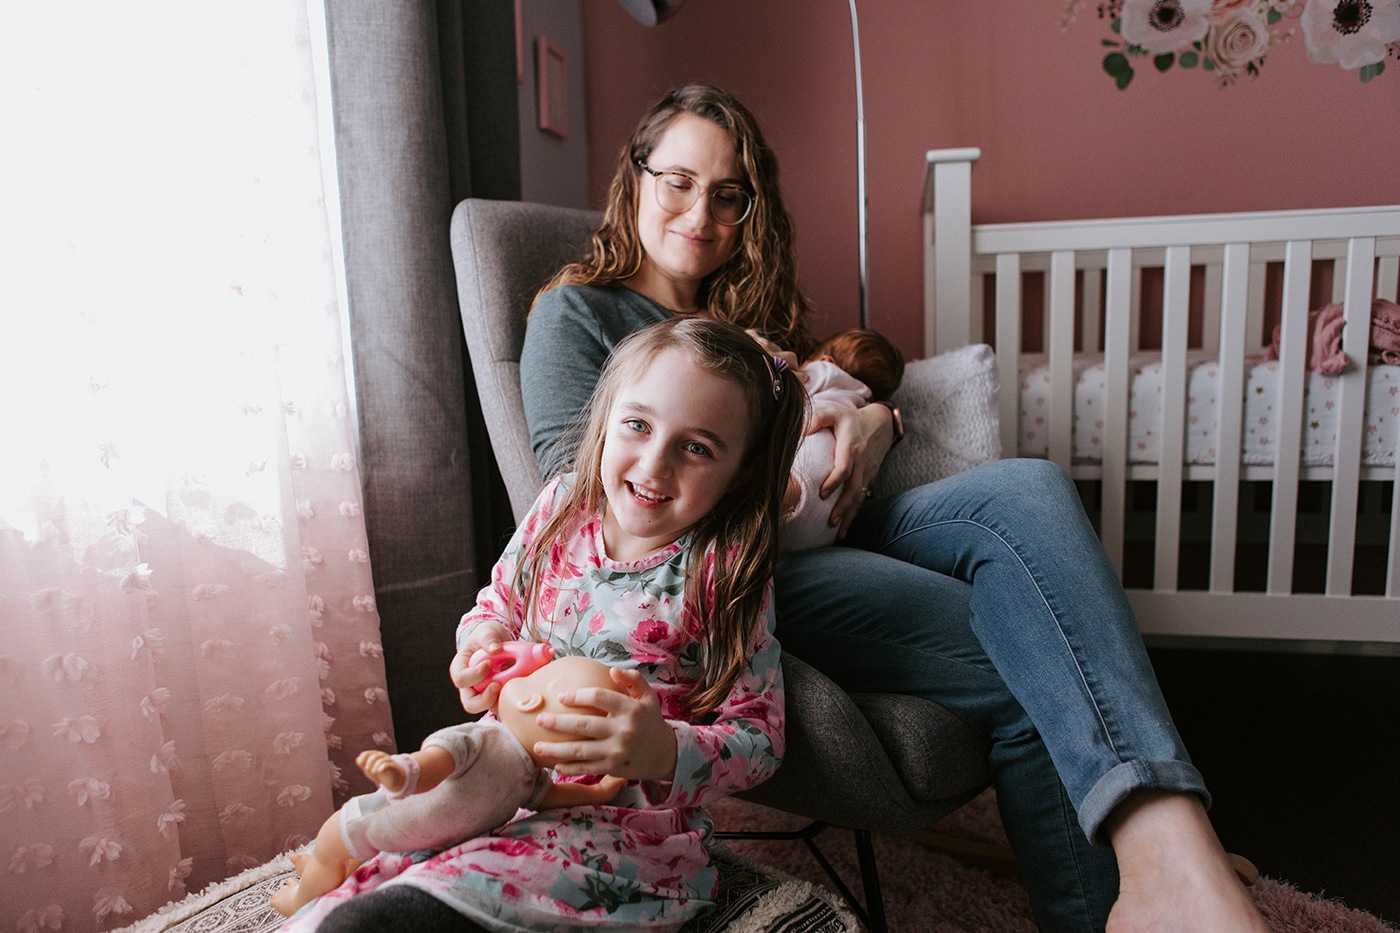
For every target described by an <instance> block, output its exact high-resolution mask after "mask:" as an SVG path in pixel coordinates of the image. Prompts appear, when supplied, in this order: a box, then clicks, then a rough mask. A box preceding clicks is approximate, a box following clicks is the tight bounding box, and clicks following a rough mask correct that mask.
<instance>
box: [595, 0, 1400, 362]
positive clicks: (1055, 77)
mask: <svg viewBox="0 0 1400 933" xmlns="http://www.w3.org/2000/svg"><path fill="white" fill-rule="evenodd" d="M582 6H583V31H584V57H585V82H586V90H587V106H588V128H589V129H588V132H589V140H588V147H589V150H588V151H589V179H590V194H591V198H592V201H593V203H594V205H595V206H597V205H600V204H601V203H602V199H603V196H604V192H605V190H606V187H607V183H608V179H609V178H610V177H611V173H612V168H613V165H614V160H615V159H616V156H617V152H618V149H619V147H620V146H622V145H623V144H624V143H625V141H626V139H627V137H628V136H629V134H630V133H631V131H632V128H633V127H634V126H635V124H636V121H637V119H638V117H639V116H640V115H641V113H642V111H643V110H645V109H646V107H648V106H649V105H650V104H651V103H652V102H653V101H654V100H655V99H656V98H657V97H659V96H660V95H661V94H662V93H663V92H664V91H665V90H666V89H667V88H669V87H671V86H673V85H675V84H680V83H684V82H687V81H706V82H710V83H713V84H718V85H721V86H723V87H726V88H728V89H729V90H731V91H733V92H734V93H735V94H737V95H738V96H739V98H740V99H741V100H743V101H744V102H745V103H746V104H748V106H749V107H750V108H751V109H752V110H753V111H754V112H755V114H756V115H757V116H758V118H759V120H760V122H761V123H762V124H763V126H764V131H765V133H766V134H767V136H768V141H769V143H770V144H771V145H772V146H773V147H774V148H775V149H776V150H777V152H778V154H779V158H780V160H781V163H782V166H783V189H784V193H785V195H786V197H787V199H788V204H789V208H790V209H791V210H792V212H793V214H794V216H795V219H796V222H797V230H798V256H799V261H800V263H801V276H802V281H803V283H804V287H805V288H806V290H807V291H808V293H809V295H810V296H811V297H812V299H813V300H814V301H815V302H816V303H817V305H818V306H819V307H821V308H822V309H824V310H825V311H826V312H827V315H826V318H825V320H824V321H822V322H821V323H820V324H819V326H818V331H819V332H820V333H825V332H826V331H831V330H836V329H838V328H841V327H846V326H851V325H853V324H854V323H855V321H856V319H857V318H856V316H857V308H858V302H859V299H858V287H857V260H856V253H857V250H856V211H855V203H856V145H855V91H854V65H853V62H852V54H851V42H850V18H849V13H848V5H847V4H846V3H843V2H840V0H806V2H801V3H798V2H785V3H778V2H753V0H690V2H689V3H687V4H686V6H685V7H684V8H683V9H681V10H680V12H679V13H678V14H676V16H675V17H674V18H673V19H671V20H670V21H668V22H667V23H665V24H664V25H662V26H660V27H657V28H654V29H647V28H645V27H643V26H641V25H640V24H638V23H637V22H636V21H635V20H633V19H632V18H631V17H629V16H628V15H627V14H626V13H625V12H624V11H623V10H622V8H621V7H620V6H619V5H618V4H616V3H612V2H606V0H587V2H585V3H583V4H582ZM1083 7H1084V8H1083V11H1082V12H1081V13H1080V15H1079V18H1078V19H1077V20H1076V21H1075V22H1074V23H1073V24H1072V25H1071V26H1070V27H1069V29H1068V30H1067V31H1065V32H1061V30H1060V29H1059V13H1060V9H1061V4H1060V3H1057V2H1049V0H1046V2H1040V3H1035V4H1030V3H1025V2H1018V0H978V2H975V3H954V2H947V0H899V2H896V0H881V2H875V0H867V2H864V3H862V4H861V5H860V27H861V45H862V54H863V57H864V62H863V64H864V69H863V70H864V82H865V117H866V138H867V162H868V171H869V175H868V181H867V184H868V192H869V195H868V196H869V205H870V218H869V250H870V270H869V271H870V308H871V323H872V325H873V326H875V327H876V328H878V329H880V330H882V331H884V332H886V333H888V334H889V335H890V336H891V337H893V338H894V339H895V340H896V341H897V342H898V343H899V345H900V346H901V347H902V348H903V349H904V351H905V353H906V354H907V355H910V356H917V355H919V354H920V353H921V352H922V347H923V323H922V314H923V312H922V302H923V267H922V254H921V252H920V237H921V232H922V221H921V218H920V215H919V202H920V194H921V191H922V183H923V163H924V153H925V152H926V151H927V150H929V149H933V148H944V147H954V146H977V147H980V148H981V149H982V159H981V161H980V162H979V163H978V166H977V168H976V170H975V171H974V173H973V186H974V194H973V217H974V220H977V221H984V222H995V221H1010V220H1038V219H1069V218H1080V217H1094V216H1122V215H1151V214H1174V213H1199V212H1211V211H1240V210H1271V209H1281V208H1307V207H1328V206H1341V205H1359V204H1374V203H1392V204H1394V203H1400V171H1398V170H1397V169H1400V62H1397V61H1395V60H1394V59H1392V60H1391V61H1390V63H1389V70H1388V71H1387V72H1386V73H1385V74H1382V75H1381V76H1380V77H1378V78H1376V79H1375V80H1373V81H1372V82H1371V83H1370V84H1366V85H1363V84H1361V83H1360V82H1359V81H1358V80H1357V78H1356V75H1355V73H1354V72H1343V71H1342V70H1341V69H1339V68H1337V67H1335V66H1323V65H1313V64H1311V63H1310V62H1309V61H1308V60H1307V55H1306V51H1305V49H1304V47H1303V42H1302V37H1301V35H1299V36H1296V37H1294V39H1292V40H1290V41H1289V42H1288V43H1286V44H1285V45H1283V46H1281V47H1280V48H1279V49H1277V50H1276V51H1275V52H1273V53H1272V54H1271V56H1270V58H1269V61H1268V62H1267V64H1266V66H1265V68H1264V70H1263V73H1262V75H1261V76H1260V77H1259V78H1258V79H1255V80H1250V79H1248V78H1246V79H1244V80H1242V81H1241V82H1239V83H1238V84H1236V85H1235V86H1233V87H1230V88H1220V87H1219V86H1217V84H1216V82H1215V81H1214V80H1213V79H1212V78H1211V77H1210V76H1208V75H1207V74H1205V73H1203V72H1200V71H1195V72H1182V71H1179V70H1173V71H1171V72H1168V73H1166V74H1158V73H1156V71H1155V70H1153V69H1152V67H1151V65H1150V64H1146V65H1145V68H1144V67H1139V68H1138V75H1137V77H1136V79H1135V80H1134V82H1133V84H1132V86H1131V87H1129V88H1128V89H1127V90H1126V91H1119V90H1117V88H1116V87H1115V86H1114V84H1113V81H1112V79H1110V78H1109V77H1108V76H1107V75H1106V74H1104V72H1103V71H1102V68H1101V65H1100V60H1101V58H1102V49H1101V47H1100V44H1099V40H1100V38H1101V37H1103V36H1106V35H1108V29H1107V26H1106V24H1105V23H1104V22H1103V21H1101V20H1100V19H1099V18H1098V16H1097V14H1096V12H1095V10H1096V5H1095V4H1092V3H1086V4H1083Z"/></svg>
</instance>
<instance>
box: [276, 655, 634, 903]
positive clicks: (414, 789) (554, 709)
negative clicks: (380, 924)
mask: <svg viewBox="0 0 1400 933" xmlns="http://www.w3.org/2000/svg"><path fill="white" fill-rule="evenodd" d="M502 649H503V652H502V656H507V657H510V656H513V657H514V658H515V659H516V663H515V664H514V665H511V664H509V663H504V664H497V665H495V666H494V667H493V671H492V676H491V678H490V679H494V680H496V681H497V682H499V683H501V692H500V696H499V698H498V700H497V704H496V710H495V712H496V716H497V717H498V719H482V720H478V721H476V722H469V723H463V724H461V725H456V726H450V727H448V728H446V729H439V730H438V731H437V732H434V733H433V734H432V735H430V736H428V737H427V738H426V739H424V740H423V746H422V748H421V749H420V750H419V751H416V752H413V753H411V754H401V755H390V754H388V753H386V752H382V751H379V750H376V749H371V750H369V751H364V752H361V753H360V754H359V756H357V757H356V759H355V763H356V764H357V765H359V767H360V770H361V771H363V772H364V773H365V776H366V777H368V778H369V779H370V780H371V781H374V782H375V783H376V784H378V785H379V786H380V787H381V788H382V789H381V790H378V791H375V792H374V793H371V794H366V795H363V796H359V797H353V798H351V799H350V800H349V801H347V802H346V803H345V806H343V807H341V809H340V810H339V811H337V812H335V813H332V814H331V816H330V818H329V819H327V820H326V822H325V823H324V824H323V825H322V826H321V831H320V833H318V834H317V836H316V842H315V845H314V846H313V847H312V849H311V851H310V852H308V853H297V854H295V855H293V856H292V857H291V860H292V865H293V867H295V868H296V870H297V875H298V876H299V877H298V879H297V880H295V881H288V882H287V884H286V885H284V886H283V887H282V889H281V890H279V891H278V892H277V893H276V894H274V895H273V897H272V906H273V907H274V908H275V909H276V910H277V911H278V913H281V914H282V915H283V916H288V917H290V916H291V915H292V914H294V913H296V911H298V910H299V909H301V907H302V906H303V905H305V904H307V903H309V902H310V901H311V900H312V899H314V898H317V897H320V896H321V895H322V894H325V893H326V892H328V891H332V890H334V889H336V888H338V887H340V885H341V883H342V882H344V881H345V879H346V878H347V877H349V875H350V873H351V872H353V871H354V870H355V869H356V868H357V867H358V866H359V865H360V863H362V862H364V861H366V860H368V859H370V858H372V857H373V856H374V855H375V854H377V853H379V852H381V851H389V852H412V851H416V850H419V849H442V848H445V847H447V846H449V845H452V844H454V843H457V842H460V841H462V840H464V839H470V838H473V837H475V836H478V835H480V834H481V833H483V832H486V831H487V830H490V829H493V828H495V827H497V826H500V825H502V824H504V823H506V822H507V821H509V820H510V819H511V818H512V817H514V816H515V814H516V811H517V810H518V809H520V808H521V807H525V808H527V809H530V810H545V809H549V808H552V807H572V806H589V805H597V804H604V803H607V802H608V801H609V800H612V799H613V798H614V797H615V796H617V793H618V792H619V791H620V790H622V788H623V787H625V786H626V785H627V781H626V780H624V779H623V778H620V777H604V778H602V779H601V780H600V781H598V782H597V783H595V784H582V783H572V782H566V783H560V784H555V783H553V782H552V781H551V780H550V776H549V772H548V771H547V770H545V769H546V768H548V767H549V762H546V761H541V760H540V759H538V758H536V757H535V755H534V753H533V752H532V751H531V750H532V749H533V748H534V747H535V743H536V742H542V741H543V742H558V741H568V740H569V739H570V738H572V736H568V735H565V734H563V733H558V732H553V731H550V730H548V729H543V728H541V727H540V726H539V724H538V723H537V722H536V717H538V716H539V714H540V713H543V712H550V713H565V712H567V713H572V714H581V713H587V712H588V709H587V708H583V707H578V706H569V707H565V706H564V705H563V704H561V703H559V701H558V697H559V695H560V694H561V693H563V692H572V691H574V690H578V689H581V688H583V687H602V688H604V689H608V690H618V689H619V688H618V686H617V685H616V684H615V683H613V681H612V678H611V677H610V676H609V674H608V671H609V668H608V667H607V665H605V664H602V663H600V662H598V661H595V660H593V659H592V658H584V657H563V658H553V649H552V648H551V647H550V646H548V645H539V644H532V643H528V642H513V643H512V642H507V643H505V644H504V645H502ZM479 653H480V652H479ZM480 660H481V659H480V658H477V657H475V656H474V657H473V658H472V662H471V663H472V664H476V663H478V662H479V661H480ZM487 682H488V681H483V682H482V683H480V684H479V685H477V687H478V689H480V688H484V687H485V686H486V684H487Z"/></svg>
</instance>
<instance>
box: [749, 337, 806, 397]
mask: <svg viewBox="0 0 1400 933" xmlns="http://www.w3.org/2000/svg"><path fill="white" fill-rule="evenodd" d="M744 333H746V334H748V335H749V336H750V337H752V338H753V339H754V340H755V341H756V342H757V343H758V345H759V346H760V347H762V348H763V352H765V353H767V354H769V355H771V356H776V357H778V358H779V359H781V360H784V361H786V362H787V364H788V369H791V370H792V371H793V372H794V373H796V374H797V379H798V381H799V382H804V383H805V382H806V381H807V374H806V373H804V372H803V371H802V368H801V367H800V366H798V364H797V354H796V353H793V352H792V351H791V350H784V349H783V348H782V347H780V346H778V345H777V344H776V343H774V342H773V341H771V340H769V339H768V338H767V337H765V336H763V335H762V334H760V333H759V332H758V331H756V330H754V329H753V328H752V327H750V328H749V329H748V330H746V331H744Z"/></svg>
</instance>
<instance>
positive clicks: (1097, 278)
mask: <svg viewBox="0 0 1400 933" xmlns="http://www.w3.org/2000/svg"><path fill="white" fill-rule="evenodd" d="M1081 275H1082V276H1083V282H1084V285H1083V291H1084V297H1083V301H1082V302H1081V304H1080V307H1081V309H1082V313H1083V315H1084V326H1083V327H1082V328H1081V335H1080V336H1081V341H1080V344H1079V348H1080V349H1081V350H1083V351H1084V352H1085V353H1097V352H1098V350H1099V331H1100V329H1101V326H1102V324H1103V314H1102V312H1101V311H1100V310H1099V306H1100V304H1102V300H1103V291H1102V287H1103V276H1102V274H1101V272H1100V271H1099V269H1098V268H1097V267H1094V268H1091V269H1085V270H1083V272H1082V273H1081Z"/></svg>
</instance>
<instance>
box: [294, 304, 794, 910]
mask: <svg viewBox="0 0 1400 933" xmlns="http://www.w3.org/2000/svg"><path fill="white" fill-rule="evenodd" d="M806 398H807V396H806V393H805V392H804V391H803V390H802V386H801V385H800V383H799V382H798V381H797V378H796V376H795V375H794V374H793V373H791V372H790V371H787V367H786V366H785V365H784V364H783V363H782V362H781V361H780V360H775V359H774V358H773V357H771V356H769V355H768V354H767V353H765V352H764V351H763V350H761V349H760V348H759V347H758V346H757V344H755V343H754V341H753V340H752V339H751V338H750V337H749V336H748V335H747V334H745V333H744V332H743V331H742V330H740V329H739V328H736V327H733V326H731V325H727V324H721V323H718V322H714V321H710V320H705V319H698V318H691V319H686V318H676V319H674V320H671V321H668V322H666V323H664V324H660V325H657V326H656V327H653V328H648V329H646V330H642V331H639V332H637V333H636V334H634V335H633V336H631V337H630V338H628V339H627V340H626V341H624V342H623V343H622V344H620V345H619V346H618V348H617V350H616V352H615V353H614V354H613V357H612V358H611V360H610V361H609V363H608V365H607V367H606V368H605V371H604V374H603V376H602V377H601V379H600V380H599V383H598V388H597V391H596V392H595V393H594V396H593V399H592V401H591V403H590V405H589V408H588V410H587V412H586V414H585V417H584V419H583V422H582V427H581V430H580V444H579V446H578V447H577V451H578V452H577V455H576V458H575V462H574V472H573V473H570V474H566V475H564V476H561V477H557V478H555V479H554V480H552V481H551V482H550V483H548V484H547V485H546V486H545V489H544V491H543V492H542V493H541V494H540V497H539V499H538V500H537V501H536V502H535V505H534V506H533V508H532V509H531V511H530V513H529V514H528V515H527V516H526V518H525V520H524V521H523V522H521V524H520V527H519V528H518V529H516V532H515V536H514V537H513V538H512V539H511V542H510V544H509V545H508V546H507V548H506V551H505V553H504V555H503V556H502V557H501V559H500V561H498V562H497V564H496V567H495V569H494V571H493V573H492V581H491V584H490V585H489V586H487V587H486V588H484V589H483V590H482V591H481V593H480V594H479V595H478V597H477V604H476V607H475V608H474V609H472V610H471V611H470V612H468V613H467V614H466V615H465V616H463V617H462V621H461V625H460V627H459V629H458V635H457V645H458V653H457V656H456V657H455V658H454V660H453V663H452V674H453V681H454V683H456V684H457V686H458V687H459V688H461V689H462V694H463V706H464V707H465V708H466V709H467V711H468V712H479V711H481V710H484V709H487V708H490V707H491V706H492V705H494V704H495V702H496V699H497V696H498V694H499V691H500V688H499V686H497V685H494V684H493V685H491V686H489V687H487V689H486V690H485V691H484V692H482V693H480V694H477V693H475V692H474V691H473V690H471V689H469V688H471V687H473V686H475V685H476V684H477V683H479V682H480V681H481V680H482V679H483V678H485V677H486V674H487V672H488V670H489V667H490V664H489V662H482V663H480V664H478V665H476V666H474V667H473V666H471V665H470V664H469V662H468V660H467V659H468V658H470V656H471V655H472V654H473V653H474V652H475V651H476V650H477V649H478V648H486V649H487V650H488V652H490V651H494V650H499V645H500V643H501V642H502V641H505V640H508V639H513V638H533V639H540V640H546V641H548V642H549V643H550V644H552V645H553V646H554V648H555V650H556V651H557V652H558V653H559V654H560V655H583V656H586V657H592V658H596V659H598V660H601V661H604V662H606V663H607V664H608V665H609V666H611V667H612V668H613V670H612V672H611V676H612V679H613V681H614V683H615V684H616V685H617V686H618V687H620V688H621V691H620V692H614V691H609V690H602V689H597V688H585V689H580V690H577V691H575V693H574V696H573V697H572V698H570V697H567V696H561V697H560V700H561V701H562V702H564V703H566V704H567V705H571V706H577V707H583V708H587V709H588V712H593V711H597V710H601V711H602V712H603V713H604V714H605V715H602V716H598V715H587V714H586V713H584V712H583V711H581V712H580V714H578V715H566V714H555V715H552V714H548V713H542V714H540V716H539V725H540V726H541V727H543V728H547V729H555V730H557V731H560V732H565V733H569V734H571V735H575V736H577V739H576V740H574V741H567V742H539V743H536V744H535V746H534V748H532V749H531V751H532V752H533V753H534V754H535V755H536V756H537V757H539V758H541V759H543V760H547V761H550V762H552V763H553V764H554V770H555V773H556V775H557V780H560V781H570V780H579V781H592V780H595V779H594V778H592V777H590V776H591V775H602V774H607V775H616V776H619V777H622V778H626V779H628V781H629V784H628V786H627V787H625V788H624V789H623V790H622V791H621V792H620V793H619V794H618V795H617V796H616V797H615V798H614V799H613V801H612V802H611V804H610V805H607V806H589V807H578V808H565V809H556V810H548V811H543V812H537V813H529V814H527V815H525V816H522V817H521V818H519V819H516V820H514V821H513V822H510V823H507V824H506V825H505V826H503V827H501V828H500V829H498V830H496V831H495V832H493V833H491V834H490V835H486V836H480V837H477V838H474V839H469V840H467V841H465V842H463V843H461V844H460V845H457V846H454V847H453V848H450V849H447V850H446V851H444V852H441V853H438V854H436V855H431V853H414V854H397V855H390V854H389V853H384V854H381V855H379V856H378V857H376V858H375V859H374V860H373V861H371V862H369V863H367V864H366V865H364V866H363V867H362V868H360V869H359V871H358V872H356V874H355V875H354V876H353V877H352V878H350V879H349V880H348V881H347V882H346V883H345V884H343V885H342V886H341V887H339V888H337V889H336V890H335V891H333V892H331V893H330V894H328V895H325V896H323V897H321V898H319V899H318V900H316V901H314V902H313V903H312V904H310V905H308V906H307V907H306V908H305V909H303V910H302V911H301V912H300V913H298V914H297V915H296V916H294V917H293V918H292V919H291V920H290V921H289V922H288V924H287V925H286V926H285V928H284V929H286V930H289V931H298V933H300V931H306V930H310V929H314V928H316V927H317V926H318V925H320V926H321V929H323V930H330V929H335V930H347V929H384V928H385V926H384V924H385V922H386V919H387V920H388V921H390V922H392V918H393V916H395V914H397V915H399V916H403V915H404V914H403V913H402V910H404V909H406V910H408V911H409V913H410V914H411V915H412V916H414V917H415V923H416V924H418V925H419V926H418V928H419V929H422V928H423V927H422V925H421V924H423V923H425V922H427V923H434V922H436V923H438V925H439V928H443V929H446V928H451V929H454V930H468V929H475V928H478V927H479V928H482V929H489V930H524V929H556V928H560V927H567V928H574V927H616V928H625V929H638V928H651V929H671V928H676V927H679V926H681V925H682V924H684V923H685V922H686V921H687V920H689V919H690V918H692V917H694V916H695V915H697V914H698V913H700V912H701V911H703V910H704V909H705V908H707V907H708V906H710V904H711V901H710V898H711V897H712V896H713V893H714V891H715V887H716V883H717V874H716V872H715V870H714V868H713V867H712V866H710V865H709V860H708V856H707V854H706V851H705V840H706V837H707V836H708V835H709V832H710V829H711V826H710V823H709V820H708V818H707V817H706V816H705V813H704V811H703V810H702V809H701V806H702V805H703V804H704V803H706V802H707V801H709V800H714V799H718V798H721V797H724V796H726V795H729V794H732V793H734V792H736V791H741V790H744V789H746V788H749V787H752V786H754V785H755V784H757V783H759V782H760V781H762V780H764V779H765V778H767V777H769V776H770V775H771V774H772V773H773V772H774V771H775V770H776V769H777V767H778V763H779V761H780V760H781V757H782V752H783V734H782V727H783V690H782V670H781V667H780V666H779V649H778V644H777V642H776V641H775V640H774V638H773V631H772V628H773V623H772V611H771V605H770V591H771V582H770V578H771V575H772V571H773V566H774V563H775V561H776V558H777V525H778V510H779V503H780V500H781V497H782V493H783V490H784V488H785V487H786V484H787V477H788V473H789V470H790V469H791V466H792V459H793V455H794V451H795V450H796V448H797V442H798V440H799V437H800V435H801V432H802V427H803V420H804V412H805V407H806ZM409 887H411V888H413V889H416V890H414V891H412V892H410V891H407V890H405V889H406V888H409ZM376 889H378V890H376ZM365 892H373V893H365ZM356 895H359V896H358V897H357V896H356ZM434 900H435V901H436V903H435V902H434ZM407 902H411V905H408V906H406V905H407ZM342 904H343V906H342ZM389 905H394V906H392V907H391V906H389ZM336 908H339V909H338V910H337V909H336ZM434 911H436V916H437V918H438V919H437V921H433V920H430V919H427V918H428V916H429V915H430V914H432V913H433V912H434ZM444 913H446V915H447V916H445V917H444V916H443V914H444ZM322 920H325V923H324V924H322V923H321V922H322Z"/></svg>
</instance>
